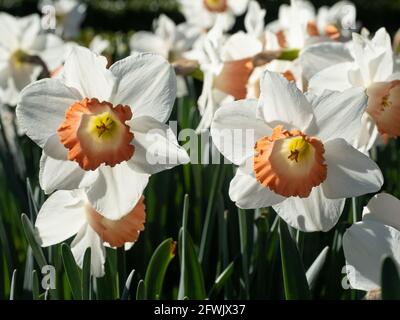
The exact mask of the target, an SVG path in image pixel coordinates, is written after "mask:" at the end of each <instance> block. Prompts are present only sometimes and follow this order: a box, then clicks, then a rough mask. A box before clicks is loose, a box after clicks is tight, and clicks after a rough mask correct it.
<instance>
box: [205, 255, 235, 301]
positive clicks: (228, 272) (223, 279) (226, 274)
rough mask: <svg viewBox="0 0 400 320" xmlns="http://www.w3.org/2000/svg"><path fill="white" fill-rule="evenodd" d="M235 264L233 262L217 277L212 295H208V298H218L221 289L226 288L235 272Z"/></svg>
mask: <svg viewBox="0 0 400 320" xmlns="http://www.w3.org/2000/svg"><path fill="white" fill-rule="evenodd" d="M234 266H235V264H234V262H233V261H232V262H231V263H230V264H229V265H228V267H227V268H226V269H225V270H224V271H222V273H221V274H220V275H219V276H218V277H217V279H216V280H215V282H214V285H213V286H212V288H211V290H210V293H209V294H208V297H209V298H210V299H211V298H212V297H214V296H216V295H217V294H218V293H219V292H220V291H221V289H222V288H223V287H224V286H225V284H226V283H227V281H228V280H229V279H230V278H231V276H232V274H233V270H234Z"/></svg>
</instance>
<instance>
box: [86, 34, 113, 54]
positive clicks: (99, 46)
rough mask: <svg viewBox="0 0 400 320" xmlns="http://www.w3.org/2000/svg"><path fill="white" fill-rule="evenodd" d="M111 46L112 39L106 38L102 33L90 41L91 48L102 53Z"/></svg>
mask: <svg viewBox="0 0 400 320" xmlns="http://www.w3.org/2000/svg"><path fill="white" fill-rule="evenodd" d="M109 46H110V41H108V40H107V39H104V38H103V37H102V36H101V35H96V36H94V38H93V39H92V41H90V44H89V49H90V50H91V51H93V52H94V53H96V54H102V53H103V52H104V51H105V50H107V48H108V47H109Z"/></svg>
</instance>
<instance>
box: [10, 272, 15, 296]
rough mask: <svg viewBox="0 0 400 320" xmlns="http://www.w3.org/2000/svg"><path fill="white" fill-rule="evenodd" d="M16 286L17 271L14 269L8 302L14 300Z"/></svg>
mask: <svg viewBox="0 0 400 320" xmlns="http://www.w3.org/2000/svg"><path fill="white" fill-rule="evenodd" d="M16 286H17V269H14V271H13V274H12V278H11V288H10V300H14V299H15V292H16Z"/></svg>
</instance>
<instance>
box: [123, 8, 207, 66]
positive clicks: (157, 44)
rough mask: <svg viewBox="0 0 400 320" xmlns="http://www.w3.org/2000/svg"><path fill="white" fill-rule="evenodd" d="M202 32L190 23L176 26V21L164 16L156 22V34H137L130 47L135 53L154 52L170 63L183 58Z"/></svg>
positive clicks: (139, 32) (143, 32)
mask: <svg viewBox="0 0 400 320" xmlns="http://www.w3.org/2000/svg"><path fill="white" fill-rule="evenodd" d="M200 33H201V30H200V29H199V28H198V27H196V26H193V25H190V24H188V23H181V24H179V25H176V24H175V22H174V21H172V20H171V19H170V18H168V17H167V16H166V15H164V14H162V15H160V17H159V18H158V19H156V20H155V21H154V33H153V32H148V31H138V32H135V33H134V34H133V35H132V37H131V39H130V41H129V46H130V49H131V50H132V51H133V52H152V53H157V54H159V55H161V56H163V57H164V58H165V59H167V60H169V61H170V62H174V61H176V60H178V59H181V58H182V54H183V53H184V52H186V51H188V50H190V49H191V48H192V47H193V44H194V43H195V41H196V40H197V39H198V37H199V36H200Z"/></svg>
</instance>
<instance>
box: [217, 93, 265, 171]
mask: <svg viewBox="0 0 400 320" xmlns="http://www.w3.org/2000/svg"><path fill="white" fill-rule="evenodd" d="M256 110H257V100H240V101H233V102H229V103H226V104H224V105H223V106H221V107H220V108H219V109H218V110H217V111H216V113H215V115H214V119H213V122H212V124H211V136H212V139H213V143H214V144H215V146H216V147H217V149H218V150H219V151H220V152H221V153H222V154H223V155H224V157H225V158H227V159H228V160H229V161H231V162H233V163H234V164H237V165H239V164H240V163H242V162H243V161H244V160H245V159H246V158H248V157H249V156H251V155H253V154H254V145H255V142H256V141H257V140H258V139H260V138H262V137H264V136H269V135H270V134H271V132H272V129H271V128H270V127H269V126H268V125H267V124H266V123H265V122H264V121H263V120H261V119H258V118H257V117H256Z"/></svg>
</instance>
